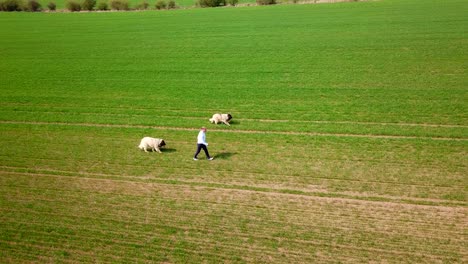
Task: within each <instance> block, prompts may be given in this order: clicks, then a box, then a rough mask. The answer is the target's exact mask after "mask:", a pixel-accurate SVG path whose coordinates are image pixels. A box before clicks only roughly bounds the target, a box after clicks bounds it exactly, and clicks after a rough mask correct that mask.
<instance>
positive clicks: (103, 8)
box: [96, 1, 109, 11]
mask: <svg viewBox="0 0 468 264" xmlns="http://www.w3.org/2000/svg"><path fill="white" fill-rule="evenodd" d="M96 8H97V10H101V11H106V10H109V6H108V5H107V2H104V1H101V2H99V3H98V4H97V7H96Z"/></svg>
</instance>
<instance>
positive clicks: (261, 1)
mask: <svg viewBox="0 0 468 264" xmlns="http://www.w3.org/2000/svg"><path fill="white" fill-rule="evenodd" d="M256 1H257V4H258V5H274V4H276V0H256Z"/></svg>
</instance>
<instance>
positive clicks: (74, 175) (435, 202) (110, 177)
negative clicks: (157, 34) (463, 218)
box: [0, 166, 466, 206]
mask: <svg viewBox="0 0 468 264" xmlns="http://www.w3.org/2000/svg"><path fill="white" fill-rule="evenodd" d="M1 168H3V169H4V170H0V175H1V174H3V173H6V174H15V175H30V176H35V177H55V178H57V179H61V178H63V177H69V178H71V179H81V180H86V179H88V180H98V181H112V182H115V181H117V182H121V183H128V184H134V185H137V184H141V183H155V184H159V185H166V186H174V185H177V186H182V185H183V186H197V187H207V188H214V189H223V190H226V191H228V190H236V191H242V192H261V193H269V194H270V195H280V196H291V197H301V196H306V197H316V198H317V199H332V200H340V201H356V200H359V201H363V202H364V201H365V202H375V203H390V204H393V203H396V204H412V205H413V204H414V205H418V206H421V205H429V206H466V202H462V201H451V200H441V199H427V198H415V197H394V196H389V195H372V196H371V195H366V194H360V193H349V192H327V191H323V190H321V191H307V190H296V189H294V190H290V189H281V188H274V187H271V186H268V187H262V186H248V185H236V184H232V183H231V184H228V183H217V182H205V181H196V180H180V179H169V180H167V179H160V178H151V179H150V178H148V177H140V176H134V175H114V174H105V173H81V172H74V171H61V170H40V171H36V170H34V169H30V168H19V167H6V166H1ZM9 169H13V170H15V169H24V170H27V171H28V172H24V171H11V170H9ZM130 179H131V180H130ZM141 191H142V190H139V192H141Z"/></svg>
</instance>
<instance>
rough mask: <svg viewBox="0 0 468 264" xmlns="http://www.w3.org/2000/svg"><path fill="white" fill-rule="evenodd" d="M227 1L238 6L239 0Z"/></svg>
mask: <svg viewBox="0 0 468 264" xmlns="http://www.w3.org/2000/svg"><path fill="white" fill-rule="evenodd" d="M226 3H227V4H228V5H231V6H236V5H237V3H239V0H227V1H226Z"/></svg>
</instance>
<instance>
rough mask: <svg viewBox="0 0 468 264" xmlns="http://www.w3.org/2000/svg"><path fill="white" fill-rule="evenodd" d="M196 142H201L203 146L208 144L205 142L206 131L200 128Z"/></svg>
mask: <svg viewBox="0 0 468 264" xmlns="http://www.w3.org/2000/svg"><path fill="white" fill-rule="evenodd" d="M197 144H203V145H205V146H208V143H206V133H205V131H203V130H200V132H199V133H198V137H197Z"/></svg>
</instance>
